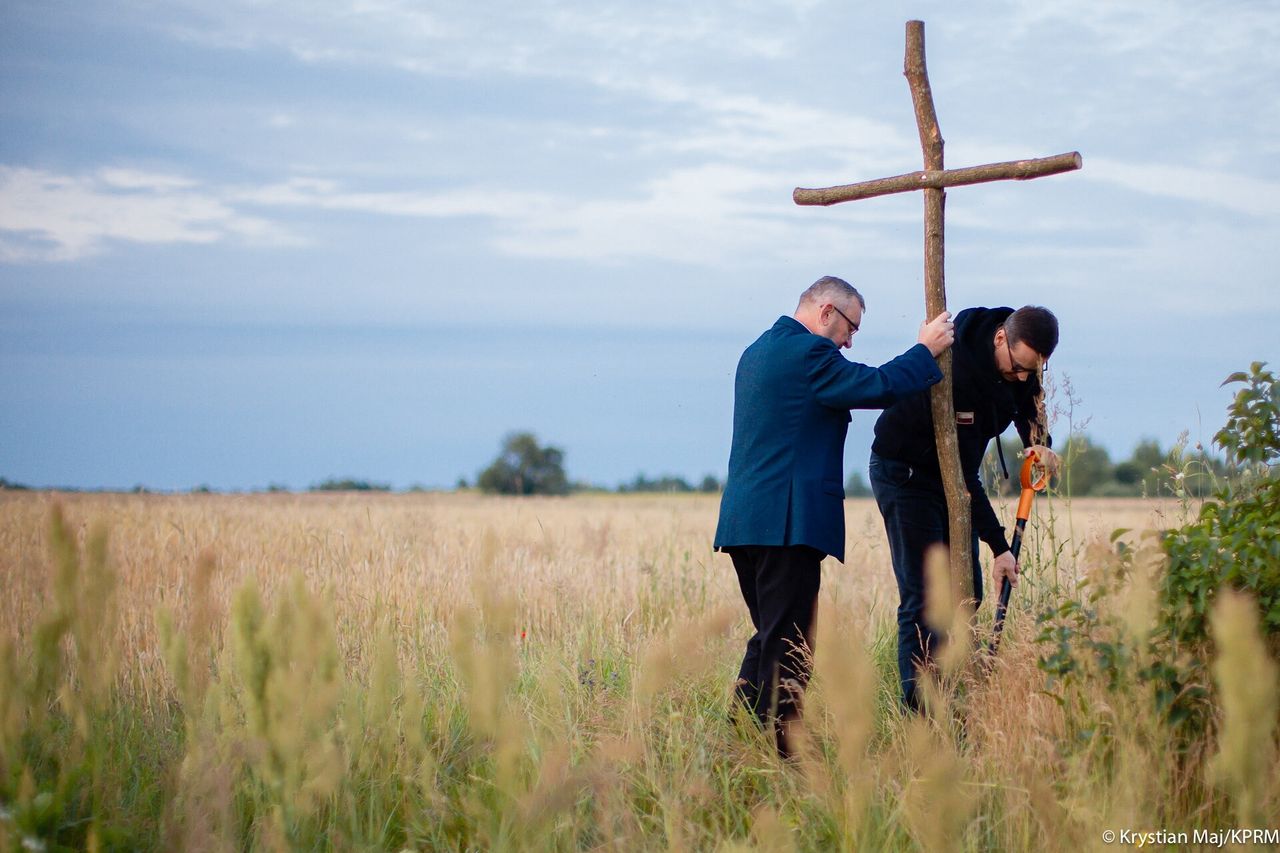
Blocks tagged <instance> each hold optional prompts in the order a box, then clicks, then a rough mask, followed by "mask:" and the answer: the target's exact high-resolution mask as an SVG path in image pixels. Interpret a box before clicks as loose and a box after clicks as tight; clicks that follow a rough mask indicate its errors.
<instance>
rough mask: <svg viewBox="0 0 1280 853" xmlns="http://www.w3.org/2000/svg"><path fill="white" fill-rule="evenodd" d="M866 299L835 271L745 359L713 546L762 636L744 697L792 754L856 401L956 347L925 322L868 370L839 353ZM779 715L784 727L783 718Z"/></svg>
mask: <svg viewBox="0 0 1280 853" xmlns="http://www.w3.org/2000/svg"><path fill="white" fill-rule="evenodd" d="M865 308H866V302H865V301H864V300H863V298H862V295H861V294H860V293H858V291H857V290H855V289H854V288H853V287H852V286H851V285H850V284H849V283H848V282H845V281H843V280H841V279H838V278H835V277H834V276H825V277H823V278H820V279H818V280H817V281H816V282H814V283H813V284H812V285H811V286H810V287H809V288H808V289H807V290H806V291H805V292H804V293H803V294H801V296H800V303H799V305H798V306H797V307H796V311H795V314H794V316H792V317H779V318H778V322H776V323H774V324H773V328H771V329H769V330H768V331H767V332H765V333H764V334H763V335H761V336H760V338H759V339H758V340H757V341H756V342H755V343H753V344H752V345H751V346H749V347H747V349H746V351H745V352H744V353H743V354H742V358H741V359H740V360H739V361H738V372H737V377H736V379H735V382H734V403H733V445H732V450H731V452H730V454H729V477H728V480H727V481H726V482H725V488H724V495H723V496H722V498H721V500H720V521H719V525H718V526H717V528H716V538H715V548H716V549H717V550H723V551H726V552H728V554H729V556H730V557H731V558H732V559H733V567H734V569H735V571H736V572H737V574H738V583H739V585H740V586H741V588H742V597H743V598H744V599H745V600H746V603H747V610H748V611H749V612H750V614H751V623H752V625H754V626H755V634H754V635H753V636H752V637H751V639H750V640H749V641H748V642H747V650H746V654H745V656H744V657H743V660H742V667H741V669H740V670H739V673H738V683H737V696H738V698H739V699H740V700H741V701H742V702H743V703H744V704H746V706H747V707H748V708H749V709H750V710H751V712H752V713H753V714H754V715H755V717H756V719H757V720H758V721H759V722H760V723H761V725H768V726H774V728H775V737H776V738H777V744H778V750H779V752H780V753H781V754H782V755H783V756H787V755H789V754H790V753H791V748H790V747H789V745H788V734H787V730H788V724H789V723H790V722H792V721H794V720H797V719H799V716H800V703H799V700H800V696H801V694H802V693H803V690H804V686H805V684H807V683H808V679H809V664H808V662H807V659H806V655H808V654H811V650H812V648H813V630H812V628H813V625H812V623H813V614H814V609H815V606H816V604H817V599H818V586H819V579H820V566H821V564H822V559H823V557H824V556H826V555H828V554H830V555H831V556H833V557H835V558H836V559H838V560H840V561H841V562H843V561H844V441H845V435H846V433H847V432H848V428H849V421H850V420H851V416H850V414H849V410H850V409H880V408H884V407H885V406H888V405H890V404H892V403H893V402H895V401H896V400H899V399H901V398H903V397H906V396H909V395H911V394H915V393H917V392H919V391H922V390H924V389H925V388H928V387H929V386H930V385H933V384H934V383H936V382H938V381H939V380H941V379H942V372H941V371H940V370H939V369H938V365H937V363H936V362H935V361H934V359H935V357H936V356H937V355H938V354H939V353H940V352H942V351H943V350H944V349H946V348H947V347H948V346H950V345H951V341H952V338H953V335H954V333H953V327H952V323H951V320H950V315H949V314H947V313H943V314H940V315H939V316H938V317H936V318H935V319H934V320H932V321H931V322H928V323H923V324H921V326H920V334H919V342H918V343H917V344H916V345H915V346H913V347H911V349H909V350H907V351H906V352H905V353H903V354H902V355H900V356H898V357H897V358H895V359H893V360H892V361H890V362H888V363H887V364H884V365H881V366H880V367H878V368H876V367H868V366H867V365H864V364H857V363H856V362H852V361H849V360H848V359H846V358H845V357H844V356H842V355H841V354H840V350H841V349H844V348H845V347H848V346H850V345H851V344H852V343H853V335H854V333H855V332H857V331H858V326H859V324H860V323H861V322H862V312H863V311H864V310H865ZM775 723H776V725H775Z"/></svg>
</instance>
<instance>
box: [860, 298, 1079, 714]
mask: <svg viewBox="0 0 1280 853" xmlns="http://www.w3.org/2000/svg"><path fill="white" fill-rule="evenodd" d="M1057 345H1058V319H1057V317H1055V316H1054V315H1053V312H1051V311H1049V310H1048V309H1047V308H1041V307H1038V306H1034V305H1028V306H1025V307H1023V308H1019V309H1018V310H1017V311H1014V310H1013V309H1012V308H969V309H966V310H964V311H961V312H960V313H959V314H958V315H957V316H956V319H955V345H954V347H953V349H952V352H953V353H954V360H953V362H952V378H953V384H954V394H955V410H956V437H957V440H958V443H959V447H960V469H961V471H962V473H963V474H964V479H965V487H966V488H967V489H968V491H969V495H970V499H971V505H972V513H973V531H974V539H973V589H974V594H975V595H976V597H977V599H978V602H979V603H980V602H981V601H982V571H981V569H980V568H979V563H978V540H979V539H981V540H982V541H983V542H985V543H987V546H988V547H990V549H991V554H992V556H993V557H994V562H993V566H992V568H993V574H994V578H993V579H994V581H995V583H996V584H997V586H998V584H999V582H1000V580H1001V578H1004V577H1007V578H1009V580H1010V583H1013V584H1015V585H1016V584H1017V580H1018V570H1019V567H1018V563H1017V561H1016V560H1015V559H1014V557H1013V553H1012V552H1011V551H1010V550H1009V542H1008V540H1006V539H1005V535H1004V528H1003V527H1002V526H1001V525H1000V522H999V520H998V519H997V518H996V514H995V510H994V509H992V508H991V501H990V500H988V499H987V495H986V491H985V490H984V489H983V487H982V480H981V478H980V476H979V473H978V469H979V467H980V466H981V465H982V457H983V456H984V454H985V453H986V449H987V444H988V442H990V440H991V439H992V438H995V437H996V436H998V435H1000V434H1001V433H1002V432H1004V431H1005V429H1006V428H1007V427H1008V426H1009V424H1010V423H1011V422H1012V423H1013V424H1014V425H1015V426H1016V427H1017V429H1018V434H1019V436H1021V438H1022V443H1023V446H1025V447H1027V448H1028V449H1031V450H1034V451H1035V452H1036V453H1037V454H1038V455H1039V456H1040V459H1041V460H1042V461H1043V462H1044V464H1045V465H1046V467H1047V468H1048V469H1049V470H1050V471H1053V470H1055V469H1056V467H1057V462H1058V458H1057V456H1056V455H1054V453H1053V451H1051V450H1049V449H1048V444H1049V443H1050V439H1049V436H1048V434H1047V433H1046V431H1045V423H1044V416H1043V403H1042V396H1043V395H1042V391H1041V386H1040V376H1041V373H1042V371H1043V369H1044V366H1045V364H1046V363H1047V361H1048V359H1049V356H1051V355H1052V354H1053V351H1054V348H1055V347H1057ZM1002 461H1003V459H1002ZM870 472H871V488H872V490H873V492H874V493H875V497H876V503H877V504H878V505H879V507H880V514H881V515H882V516H884V527H885V532H886V533H887V534H888V536H889V551H890V554H891V556H892V559H893V573H894V576H895V577H896V578H897V581H898V595H899V605H898V671H899V675H900V677H901V679H902V702H903V704H904V705H905V706H906V707H907V708H909V709H911V710H918V708H919V698H918V695H917V691H916V675H917V671H918V669H919V668H920V667H922V666H924V665H925V664H926V663H927V662H928V660H929V657H930V655H931V653H932V652H933V651H936V648H937V637H936V635H935V634H934V632H933V631H932V630H930V628H929V626H928V625H926V624H925V622H924V612H925V601H924V599H925V589H924V587H925V581H924V557H925V554H926V553H927V552H928V550H929V548H930V547H931V546H934V545H937V544H946V543H947V541H948V538H949V537H948V525H947V502H946V497H945V495H944V494H943V491H942V476H941V473H940V469H939V465H938V448H937V444H936V442H935V441H934V437H933V412H932V409H931V408H930V406H929V393H928V392H927V391H926V392H921V393H919V394H915V395H913V396H911V397H908V398H906V399H904V400H901V401H899V402H897V403H895V404H894V405H893V406H891V407H890V408H888V409H885V411H884V413H883V414H881V415H880V418H879V420H877V421H876V428H875V441H874V442H873V443H872V445H871V466H870Z"/></svg>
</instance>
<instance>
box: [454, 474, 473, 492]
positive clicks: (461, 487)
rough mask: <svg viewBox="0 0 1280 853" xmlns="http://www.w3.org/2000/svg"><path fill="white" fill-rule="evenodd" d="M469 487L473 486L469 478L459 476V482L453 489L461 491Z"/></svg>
mask: <svg viewBox="0 0 1280 853" xmlns="http://www.w3.org/2000/svg"><path fill="white" fill-rule="evenodd" d="M469 488H471V484H470V483H468V482H467V478H466V477H459V478H458V482H457V483H456V484H455V485H454V487H453V490H454V491H455V492H461V491H464V490H466V489H469Z"/></svg>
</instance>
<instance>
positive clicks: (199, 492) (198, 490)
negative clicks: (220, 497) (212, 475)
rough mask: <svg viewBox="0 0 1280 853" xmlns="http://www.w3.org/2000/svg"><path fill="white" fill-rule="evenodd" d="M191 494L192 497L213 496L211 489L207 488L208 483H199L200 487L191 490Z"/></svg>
mask: <svg viewBox="0 0 1280 853" xmlns="http://www.w3.org/2000/svg"><path fill="white" fill-rule="evenodd" d="M191 494H193V495H211V494H213V489H211V488H209V484H208V483H201V484H200V485H198V486H196V487H195V488H194V489H192V490H191Z"/></svg>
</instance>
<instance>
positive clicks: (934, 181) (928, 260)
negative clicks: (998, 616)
mask: <svg viewBox="0 0 1280 853" xmlns="http://www.w3.org/2000/svg"><path fill="white" fill-rule="evenodd" d="M903 73H904V74H905V75H906V77H907V82H908V83H909V84H910V86H911V100H912V102H913V103H914V105H915V112H916V127H917V128H918V129H919V131H920V147H921V148H922V149H923V151H924V171H921V172H911V173H910V174H906V175H897V176H895V177H892V178H878V179H876V180H874V181H863V182H862V183H857V184H847V185H845V186H840V187H827V188H826V189H801V188H797V189H796V190H795V192H794V193H793V194H792V198H794V199H795V202H796V204H803V205H815V204H817V205H830V204H836V203H838V202H842V201H856V200H858V199H863V198H874V197H875V196H879V195H889V194H891V193H901V192H909V191H911V190H922V191H923V192H924V301H925V316H926V319H929V318H933V317H936V316H938V315H939V314H941V313H942V312H943V311H946V310H947V294H946V289H945V287H944V286H943V266H942V259H943V218H942V214H943V207H944V204H945V201H946V193H945V192H944V190H945V189H946V188H947V187H959V186H964V185H966V184H980V183H986V182H988V181H1003V180H1018V181H1025V180H1027V179H1029V178H1040V177H1044V176H1045V175H1056V174H1058V173H1060V172H1070V171H1073V170H1075V169H1079V168H1080V166H1081V165H1082V163H1083V161H1082V160H1081V158H1080V153H1079V152H1077V151H1072V152H1070V153H1068V154H1059V155H1057V156H1056V157H1044V158H1042V159H1038V160H1015V161H1012V162H1009V163H988V164H987V165H985V166H970V167H968V168H965V169H945V170H944V169H943V168H942V132H941V131H940V130H939V129H938V116H937V113H935V112H934V109H933V92H932V90H930V88H929V74H928V71H927V70H926V69H925V64H924V22H923V21H907V53H906V60H905V62H904V69H903ZM938 364H939V367H941V368H942V381H941V382H939V383H938V384H937V385H934V386H933V390H932V391H931V392H930V405H931V408H932V410H933V433H934V438H935V440H936V441H937V445H938V465H939V468H941V470H942V486H943V491H944V492H945V494H946V498H947V516H948V519H949V531H950V540H951V560H950V563H951V584H952V589H953V590H954V591H955V593H956V595H957V596H958V598H957V600H958V601H971V600H972V599H973V569H972V565H971V563H970V557H969V554H970V547H971V546H970V542H971V541H972V540H971V538H970V536H971V533H970V530H971V521H970V512H969V493H968V491H967V490H966V488H965V484H964V476H963V475H962V474H961V471H960V448H959V445H958V444H957V442H956V417H955V404H954V402H953V400H952V394H951V350H950V349H948V350H947V351H946V352H944V353H942V355H940V356H938Z"/></svg>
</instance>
